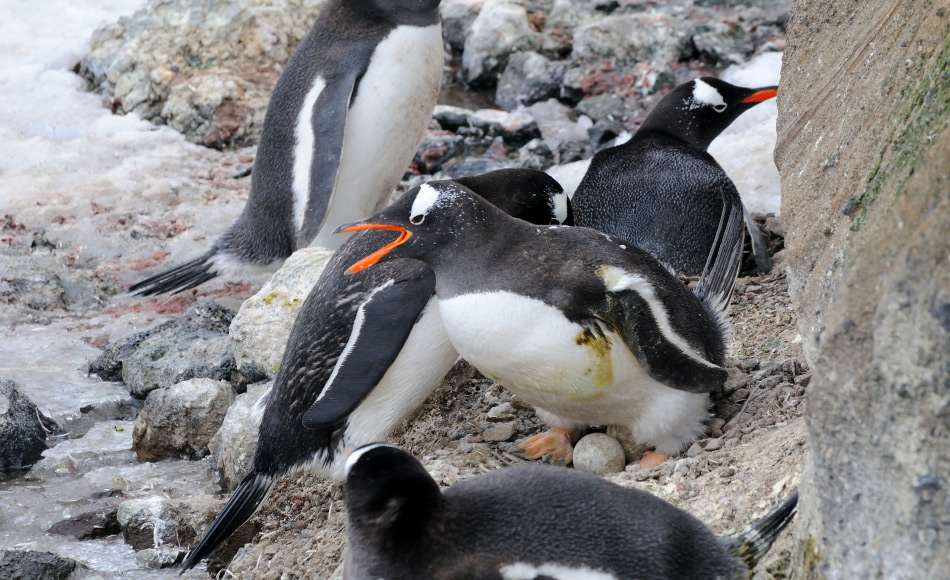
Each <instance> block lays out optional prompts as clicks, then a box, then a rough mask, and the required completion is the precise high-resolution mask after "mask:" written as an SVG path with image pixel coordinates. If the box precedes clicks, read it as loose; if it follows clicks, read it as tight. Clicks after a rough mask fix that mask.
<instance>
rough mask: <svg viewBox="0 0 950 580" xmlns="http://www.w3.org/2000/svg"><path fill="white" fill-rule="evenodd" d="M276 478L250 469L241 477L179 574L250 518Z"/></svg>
mask: <svg viewBox="0 0 950 580" xmlns="http://www.w3.org/2000/svg"><path fill="white" fill-rule="evenodd" d="M276 482H277V478H276V477H274V476H272V475H265V474H261V473H257V472H255V471H252V472H251V473H249V474H247V477H245V478H244V480H243V481H241V484H240V485H239V486H238V488H237V489H236V490H234V493H233V494H232V495H231V499H229V500H228V503H227V504H225V506H224V509H222V510H221V513H219V514H218V517H216V518H215V519H214V522H213V523H212V524H211V527H210V528H209V529H208V532H207V533H205V535H204V537H203V538H201V542H199V543H198V545H197V546H195V548H194V549H193V550H192V551H191V552H190V553H189V554H188V557H187V558H185V561H184V562H182V564H181V570H180V571H179V575H181V574H184V573H185V571H187V570H189V569H190V568H192V567H194V565H195V564H197V563H198V562H200V561H201V560H203V559H204V558H207V557H208V556H210V555H211V553H212V552H214V551H215V549H216V548H217V547H218V546H219V545H220V544H221V543H222V542H224V541H225V540H227V539H228V538H229V537H230V536H231V534H233V533H234V532H235V530H237V529H238V528H239V527H241V525H242V524H243V523H244V522H246V521H247V520H249V519H251V516H252V515H254V512H256V511H257V508H259V507H260V506H261V504H263V503H264V502H265V501H267V497H268V496H270V492H271V491H273V489H274V484H275V483H276Z"/></svg>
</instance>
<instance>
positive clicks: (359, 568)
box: [343, 444, 798, 580]
mask: <svg viewBox="0 0 950 580" xmlns="http://www.w3.org/2000/svg"><path fill="white" fill-rule="evenodd" d="M579 498H583V500H580V499H579ZM797 501H798V494H797V493H796V494H794V495H792V496H791V497H790V498H789V499H787V500H786V501H785V502H783V503H782V504H781V505H780V506H779V507H778V508H776V509H775V510H774V511H772V512H771V513H769V514H768V515H766V516H765V517H763V518H762V519H760V520H759V521H757V522H756V523H755V524H753V526H752V527H751V528H750V529H749V530H748V531H746V532H744V533H743V534H741V535H739V536H738V537H736V538H720V537H717V536H716V535H714V534H713V533H712V531H710V530H709V528H708V527H706V525H705V524H703V523H702V522H701V521H699V520H698V519H696V518H695V517H693V516H691V515H690V514H688V513H686V512H685V511H683V510H681V509H679V508H676V507H674V506H672V505H670V504H669V503H667V502H665V501H663V500H661V499H659V498H657V497H654V496H653V495H651V494H649V493H647V492H645V491H640V490H637V489H629V488H625V487H621V486H619V485H616V484H613V483H610V482H608V481H605V480H604V479H601V478H599V477H597V476H595V475H591V474H589V473H583V472H579V471H574V470H572V469H559V468H556V467H552V466H547V465H525V466H519V467H510V468H507V469H500V470H498V471H494V472H492V473H488V474H484V475H480V476H478V477H475V478H472V479H467V480H465V481H461V482H459V483H457V484H455V485H453V486H452V487H450V488H448V489H446V490H445V492H444V493H443V492H440V490H439V486H438V485H437V484H436V482H435V481H434V480H433V479H432V477H431V476H430V475H429V474H428V473H427V472H426V471H425V469H424V468H423V467H422V465H421V464H420V463H419V462H418V461H416V459H414V458H413V457H412V456H411V455H409V454H408V453H406V452H405V451H403V450H402V449H399V448H398V447H395V446H392V445H387V444H374V445H368V446H366V447H362V448H360V449H357V450H356V451H354V452H353V454H352V455H351V456H350V457H349V459H348V460H347V462H346V483H345V486H344V502H345V505H346V537H347V557H346V562H345V563H344V567H343V577H344V579H345V580H375V579H377V578H386V579H387V580H417V579H419V578H427V579H430V580H534V579H539V580H540V579H541V578H545V579H553V578H562V579H568V578H577V579H580V578H584V579H585V580H634V579H636V580H644V579H651V580H712V579H719V580H740V579H748V578H751V576H752V571H753V570H754V569H755V566H756V564H758V562H759V561H760V560H761V559H762V557H763V556H764V555H765V554H766V552H768V550H769V548H770V547H771V546H772V544H773V543H774V542H775V540H776V538H777V537H778V535H779V534H780V533H781V532H782V530H783V529H784V528H785V527H786V526H787V525H788V524H789V522H791V520H792V518H793V517H794V515H795V506H796V504H797Z"/></svg>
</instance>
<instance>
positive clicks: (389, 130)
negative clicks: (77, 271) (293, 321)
mask: <svg viewBox="0 0 950 580" xmlns="http://www.w3.org/2000/svg"><path fill="white" fill-rule="evenodd" d="M439 1H440V0H329V1H328V2H327V4H326V6H325V7H324V8H323V10H322V11H321V12H320V16H319V17H318V18H317V21H316V23H315V24H314V25H313V28H312V29H311V30H310V33H309V34H308V35H307V37H306V38H305V39H304V40H303V42H302V43H301V44H300V47H299V48H298V49H297V51H296V52H295V53H294V55H293V56H292V57H291V58H290V60H289V61H288V62H287V66H286V68H285V69H284V72H283V74H281V76H280V80H279V81H278V82H277V86H276V87H275V88H274V94H273V96H272V97H271V101H270V104H269V105H268V107H267V113H266V115H265V117H264V126H263V131H262V133H261V141H260V144H259V145H258V148H257V156H256V157H255V159H254V167H253V171H252V173H251V192H250V196H249V197H248V200H247V205H246V206H245V207H244V211H243V212H242V213H241V216H240V217H239V218H238V220H237V221H236V222H235V223H234V224H233V225H232V226H231V227H230V228H229V229H228V230H227V231H225V233H224V234H223V235H222V236H221V237H220V238H218V240H217V241H216V242H215V243H214V244H213V245H212V246H211V249H210V250H208V252H207V253H206V254H204V255H203V256H201V257H199V258H197V259H195V260H192V261H191V262H187V263H185V264H182V265H181V266H178V267H176V268H172V269H170V270H167V271H164V272H161V273H158V274H155V275H154V276H151V277H150V278H147V279H145V280H143V281H141V282H139V283H137V284H134V285H132V286H131V287H130V288H129V290H130V291H132V292H136V293H138V294H142V295H151V294H161V293H164V292H173V291H177V292H180V291H182V290H186V289H189V288H194V287H195V286H197V285H199V284H201V283H203V282H206V281H208V280H210V279H212V278H214V277H215V276H218V275H220V274H223V273H228V272H230V273H239V272H240V271H241V270H242V269H245V268H265V269H267V268H273V267H275V266H277V265H279V263H280V262H281V261H282V260H284V259H285V258H287V256H289V255H290V254H292V253H293V252H294V251H295V250H297V249H299V248H303V247H306V246H308V245H309V244H311V243H315V244H317V245H321V246H327V247H330V248H336V247H338V241H337V240H332V241H331V239H330V237H329V236H330V229H331V228H330V227H327V228H323V225H324V224H332V225H333V226H336V225H338V224H340V223H342V222H345V221H352V220H355V219H359V218H361V217H364V216H366V215H368V214H370V213H372V212H373V211H375V210H377V209H379V208H381V207H383V206H384V205H385V204H386V202H387V201H388V200H389V195H390V193H391V192H392V189H393V187H394V186H395V185H396V184H397V183H398V182H399V179H400V177H402V175H403V173H404V172H405V170H406V168H407V167H408V165H409V162H410V161H411V160H412V156H413V154H414V153H415V151H416V147H417V146H418V145H419V141H420V140H421V139H422V135H423V133H424V132H425V128H426V126H427V124H428V123H429V119H430V117H431V116H432V109H433V108H434V106H435V102H436V98H437V97H438V94H439V89H440V86H441V81H442V65H443V48H442V24H441V20H440V18H439Z"/></svg>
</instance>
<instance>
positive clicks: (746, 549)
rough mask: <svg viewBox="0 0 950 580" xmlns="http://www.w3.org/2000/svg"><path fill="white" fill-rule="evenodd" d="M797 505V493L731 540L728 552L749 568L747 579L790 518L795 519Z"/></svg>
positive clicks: (789, 521)
mask: <svg viewBox="0 0 950 580" xmlns="http://www.w3.org/2000/svg"><path fill="white" fill-rule="evenodd" d="M797 505H798V492H797V491H796V492H795V493H794V494H793V495H792V497H790V498H788V499H787V500H785V501H784V502H783V503H782V505H780V506H779V507H777V508H776V509H775V510H773V511H772V512H771V513H770V514H768V515H767V516H765V517H764V518H762V519H761V520H759V521H757V522H756V523H755V524H754V525H753V526H752V528H751V529H750V530H748V531H746V532H744V533H743V534H742V535H740V536H739V537H738V538H736V539H735V540H733V541H732V542H731V543H730V545H729V549H730V551H731V552H732V553H733V554H735V555H736V556H737V557H738V558H740V559H741V560H742V561H743V562H744V563H745V565H746V566H748V568H749V572H750V574H749V577H751V572H752V571H753V570H755V567H756V565H757V564H758V563H759V561H761V560H762V557H763V556H765V554H766V552H768V551H769V548H771V547H772V544H774V543H775V540H776V539H777V538H778V536H779V534H781V533H782V530H784V529H785V528H786V527H787V526H788V524H789V523H791V521H792V518H794V517H795V508H796V506H797Z"/></svg>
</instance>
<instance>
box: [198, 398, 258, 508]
mask: <svg viewBox="0 0 950 580" xmlns="http://www.w3.org/2000/svg"><path fill="white" fill-rule="evenodd" d="M272 385H273V382H270V381H269V382H266V383H258V384H256V385H251V386H249V387H248V388H247V392H246V393H244V394H243V395H238V397H237V399H236V400H235V401H234V403H233V404H232V405H231V407H230V408H229V409H228V413H227V415H226V416H225V417H224V421H223V422H222V424H221V428H220V429H218V432H217V433H215V434H214V437H212V438H211V441H209V442H208V449H210V450H211V455H212V457H213V458H214V463H215V465H216V466H217V469H218V471H220V472H221V478H222V480H223V484H224V486H225V488H226V489H227V490H229V491H230V490H233V489H234V488H236V487H237V485H238V484H239V483H241V480H242V479H244V476H245V475H247V473H248V472H249V471H250V470H251V466H252V465H253V462H254V453H255V452H256V451H257V435H258V429H259V428H260V416H258V415H256V414H255V413H254V406H255V405H256V404H257V402H258V401H259V400H260V398H261V397H262V396H263V395H264V393H266V392H267V391H269V390H270V388H271V386H272Z"/></svg>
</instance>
